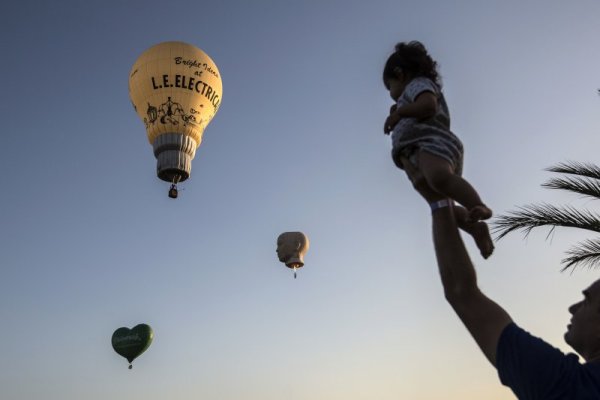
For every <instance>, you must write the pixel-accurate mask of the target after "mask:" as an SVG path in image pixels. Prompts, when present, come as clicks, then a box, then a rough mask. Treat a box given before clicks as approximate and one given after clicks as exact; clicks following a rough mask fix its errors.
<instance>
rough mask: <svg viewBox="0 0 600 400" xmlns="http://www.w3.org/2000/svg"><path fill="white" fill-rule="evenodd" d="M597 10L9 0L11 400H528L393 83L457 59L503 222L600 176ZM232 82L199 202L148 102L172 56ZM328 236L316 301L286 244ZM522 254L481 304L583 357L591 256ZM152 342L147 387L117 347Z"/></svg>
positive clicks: (4, 288) (4, 310)
mask: <svg viewBox="0 0 600 400" xmlns="http://www.w3.org/2000/svg"><path fill="white" fill-rule="evenodd" d="M599 21H600V3H599V2H598V1H596V0H589V1H587V0H583V1H575V2H564V1H547V0H545V1H541V0H540V1H529V2H522V1H512V0H511V1H486V2H482V1H475V0H473V1H442V0H439V1H419V2H409V1H397V0H395V1H384V0H373V1H368V2H364V1H360V2H359V1H341V0H340V1H333V0H332V1H322V0H319V1H317V0H315V1H296V2H291V1H275V0H273V1H252V2H251V1H247V2H246V1H225V0H224V1H213V2H206V1H204V2H198V1H171V2H157V1H143V2H142V1H136V2H133V1H131V2H117V1H114V2H107V1H104V2H95V3H91V2H83V1H82V2H75V1H73V2H67V1H56V2H45V1H27V0H23V1H19V2H17V1H12V2H10V3H7V4H4V5H3V10H2V12H1V13H0V33H1V36H2V38H3V40H2V49H3V62H2V63H1V64H0V72H1V73H0V76H1V77H2V89H1V90H0V113H1V114H0V115H1V116H2V123H3V127H2V132H1V140H2V145H1V148H2V157H0V168H1V171H2V174H1V175H0V182H1V184H2V187H3V190H2V196H1V197H0V199H1V207H0V244H1V245H0V246H1V250H0V324H1V328H0V397H2V398H3V399H4V398H5V399H11V400H21V399H32V400H33V399H45V400H50V399H57V400H71V399H73V400H74V399H83V398H85V399H89V400H100V399H114V400H117V399H132V398H144V399H146V400H152V399H166V398H168V399H215V400H229V399H231V400H240V399H244V400H271V399H273V400H275V399H277V400H280V399H291V400H307V399H311V400H321V399H323V400H324V399H327V400H338V399H339V400H341V399H344V400H358V399H379V400H391V399H420V400H429V399H431V400H433V399H439V398H444V399H449V400H453V399H457V400H458V399H461V400H465V399H466V400H470V399H480V398H486V399H492V400H500V399H501V400H504V399H512V398H514V397H513V395H512V394H511V392H510V391H509V390H508V389H506V388H503V387H501V386H500V383H499V381H498V379H497V376H496V373H495V370H494V369H493V368H492V367H491V366H489V365H488V363H487V361H486V360H485V358H484V357H483V355H482V354H481V353H480V351H479V350H478V348H477V347H476V345H475V343H474V342H473V340H472V339H471V338H470V337H469V336H468V334H467V331H466V330H465V328H464V327H463V326H462V325H461V324H460V321H459V320H458V318H457V317H456V316H455V315H454V314H453V313H452V311H451V309H450V307H449V306H448V305H447V304H446V303H445V301H444V299H443V294H442V290H441V285H440V283H439V278H438V275H437V269H436V265H435V258H434V254H433V252H432V245H431V240H430V217H429V212H428V209H427V207H426V205H425V203H424V202H423V201H422V200H421V199H419V197H418V196H417V195H416V194H415V193H414V192H413V190H412V187H411V186H410V184H409V183H408V182H407V180H406V178H405V177H404V176H403V173H402V171H400V170H398V169H396V168H395V167H394V165H393V163H392V161H391V159H390V156H389V150H390V143H389V138H388V137H386V136H384V135H383V132H382V127H383V121H384V119H385V117H386V115H387V110H388V109H389V106H390V104H391V100H390V98H389V96H388V94H387V93H386V91H385V90H384V88H383V85H382V82H381V71H382V67H383V63H384V62H385V59H386V57H387V56H388V54H389V53H390V52H391V50H392V49H393V46H394V44H395V43H396V42H398V41H405V40H413V39H417V40H420V41H422V42H423V43H424V44H425V45H426V46H427V47H428V49H429V50H430V52H431V54H432V55H433V57H434V58H435V59H436V60H437V61H438V62H439V64H440V71H441V74H442V77H443V80H444V91H445V94H446V99H447V100H448V103H449V106H450V111H451V114H452V118H453V130H454V132H455V133H456V134H457V135H458V136H459V137H460V138H461V139H462V140H463V142H464V144H465V149H466V152H465V158H466V161H465V176H466V177H467V179H468V180H469V181H471V182H472V183H473V185H474V186H475V187H476V188H477V189H478V190H479V192H480V193H481V195H482V196H483V198H484V200H485V201H486V202H487V203H488V204H489V205H490V206H491V207H492V208H493V209H494V211H495V212H496V213H503V212H506V211H508V210H510V209H513V208H514V207H515V206H516V205H521V204H525V203H530V202H538V201H542V200H543V201H548V202H551V203H556V204H564V203H570V204H574V205H577V206H589V207H591V208H593V207H598V204H595V203H586V202H585V201H584V202H581V201H578V200H577V199H575V198H572V197H569V196H564V195H561V194H560V193H557V192H553V191H549V190H547V189H546V190H544V189H541V188H540V187H539V184H540V183H542V182H543V181H544V180H545V179H547V178H548V177H549V176H550V175H549V174H548V173H546V172H544V171H543V168H545V167H548V166H549V165H552V164H554V163H556V162H560V161H564V160H568V159H572V160H578V161H590V162H595V163H600V160H599V159H598V148H599V145H600V135H598V132H599V131H598V129H599V127H600V112H599V111H600V98H599V97H598V96H597V94H596V89H597V88H598V87H600V77H599V74H598V71H600V55H599V54H598V38H599V37H600V25H599ZM168 40H179V41H184V42H189V43H191V44H194V45H196V46H198V47H200V48H201V49H203V50H204V51H205V52H206V53H208V54H209V55H210V56H211V57H212V59H213V60H214V61H215V62H216V63H217V65H218V66H219V69H220V72H221V76H222V79H223V101H222V103H221V107H220V110H219V112H218V114H217V115H216V117H215V118H214V120H213V121H212V122H211V124H210V125H209V126H208V128H207V130H206V132H205V134H204V141H203V143H202V146H201V147H200V148H199V150H198V152H197V155H196V158H195V160H194V162H193V170H192V177H191V179H190V180H189V181H187V182H185V183H184V184H183V185H182V186H183V188H184V190H183V191H182V192H181V195H180V198H179V199H177V200H175V201H173V200H171V199H169V198H167V196H166V189H167V186H166V184H165V183H164V182H162V181H159V180H158V179H157V178H156V177H155V159H154V157H153V155H152V150H151V146H150V145H149V144H148V142H147V140H146V136H145V132H144V126H143V123H142V122H141V121H139V120H138V118H137V116H136V114H135V112H134V111H133V108H132V106H131V103H130V101H129V97H128V87H127V80H128V74H129V70H130V68H131V66H132V64H133V62H134V61H135V59H136V58H137V57H138V56H139V55H140V54H141V53H142V52H143V51H144V50H145V49H147V48H148V47H150V46H152V45H154V44H156V43H159V42H163V41H168ZM288 230H301V231H304V232H305V233H306V234H307V235H308V236H309V238H310V239H311V248H310V251H309V253H308V254H307V256H306V259H305V261H306V266H305V268H304V269H303V270H301V271H300V273H299V276H298V279H296V280H294V279H293V278H292V275H291V273H290V271H289V270H287V269H286V268H284V267H282V266H281V264H280V263H279V262H278V260H277V258H276V255H275V241H276V238H277V235H278V234H279V233H281V232H283V231H288ZM545 233H546V232H539V233H537V234H536V233H534V234H532V235H531V236H530V237H529V240H528V241H523V240H522V238H521V236H519V235H513V236H509V237H508V238H507V239H505V240H502V241H501V242H499V243H498V245H497V250H496V253H495V254H494V256H493V257H492V258H491V259H490V260H488V261H483V260H482V259H481V258H480V257H479V255H478V253H477V252H476V251H474V246H473V245H472V243H471V241H470V238H465V239H466V243H467V245H468V247H469V249H470V250H472V258H473V260H474V262H475V263H476V265H477V268H478V271H479V280H480V285H481V287H482V289H483V290H484V291H485V292H486V293H487V294H488V295H489V296H490V297H492V298H493V299H495V300H496V301H497V302H498V303H500V304H501V305H502V306H504V308H506V309H507V311H508V312H509V313H510V314H511V316H512V317H513V319H514V320H515V321H517V323H519V324H520V325H522V326H523V327H524V328H526V329H528V330H530V331H531V332H532V333H534V334H536V335H538V336H541V337H543V338H545V339H546V340H548V341H549V342H551V343H552V344H554V345H555V346H557V347H559V348H561V349H563V350H564V351H568V350H569V348H568V347H567V346H566V345H565V344H564V341H563V340H562V335H563V333H564V331H565V327H566V324H567V323H568V313H567V307H568V306H569V305H570V304H572V303H573V302H575V301H578V300H579V299H580V297H581V295H580V291H581V290H583V289H584V288H585V287H586V286H587V285H589V284H590V283H591V282H593V281H594V280H595V279H597V278H598V273H597V272H594V271H587V270H580V271H577V272H576V273H575V274H573V275H569V274H568V273H566V274H560V273H559V269H560V264H559V262H560V259H561V258H562V256H563V252H564V251H565V250H566V249H567V248H569V247H570V245H572V244H574V243H575V242H576V241H577V240H579V239H582V238H585V237H588V236H587V235H586V234H585V233H578V232H573V231H566V230H565V231H559V232H557V233H556V234H555V235H554V237H553V240H552V242H550V241H545V240H544V238H545ZM141 322H145V323H148V324H150V325H151V326H152V327H153V328H154V331H155V340H154V343H153V344H152V346H151V347H150V349H149V350H148V351H147V352H146V353H145V354H143V355H142V356H141V357H140V358H139V359H138V360H136V362H135V363H134V364H135V365H134V369H133V370H132V371H129V370H127V364H126V362H125V360H124V359H122V358H120V357H119V356H117V355H116V354H115V353H114V352H113V350H112V348H111V346H110V337H111V334H112V332H113V331H114V330H115V329H116V328H118V327H121V326H129V327H131V326H133V325H135V324H137V323H141Z"/></svg>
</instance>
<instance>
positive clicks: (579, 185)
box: [542, 177, 600, 200]
mask: <svg viewBox="0 0 600 400" xmlns="http://www.w3.org/2000/svg"><path fill="white" fill-rule="evenodd" d="M542 187H545V188H548V189H562V190H567V191H569V192H575V193H578V194H581V195H584V196H587V197H592V198H594V199H595V200H599V199H600V181H597V180H591V179H588V178H582V177H568V178H552V179H550V180H549V181H547V182H545V183H543V184H542Z"/></svg>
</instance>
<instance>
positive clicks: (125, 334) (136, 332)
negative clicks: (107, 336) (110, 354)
mask: <svg viewBox="0 0 600 400" xmlns="http://www.w3.org/2000/svg"><path fill="white" fill-rule="evenodd" d="M153 338H154V332H152V328H150V326H149V325H146V324H139V325H136V326H135V327H133V328H132V329H129V328H125V327H123V328H119V329H117V330H116V331H115V332H114V333H113V335H112V346H113V349H115V351H116V352H117V353H118V354H119V355H121V356H123V357H125V358H126V359H127V361H129V362H130V363H131V362H132V361H133V360H135V359H136V358H137V357H138V356H139V355H140V354H142V353H143V352H144V351H146V349H148V347H149V346H150V344H151V343H152V339H153Z"/></svg>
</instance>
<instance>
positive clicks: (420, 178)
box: [383, 41, 494, 258]
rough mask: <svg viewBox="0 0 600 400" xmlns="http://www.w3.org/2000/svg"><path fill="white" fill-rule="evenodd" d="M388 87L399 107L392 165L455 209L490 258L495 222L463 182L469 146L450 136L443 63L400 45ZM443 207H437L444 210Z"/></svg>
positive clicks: (389, 66) (391, 121)
mask: <svg viewBox="0 0 600 400" xmlns="http://www.w3.org/2000/svg"><path fill="white" fill-rule="evenodd" d="M383 83H384V85H385V87H386V89H387V90H388V91H389V92H390V96H391V97H392V99H393V100H394V101H395V102H396V104H395V105H393V106H392V108H391V109H390V115H389V116H388V117H387V119H386V121H385V125H384V132H385V133H386V134H390V133H391V138H392V159H393V160H394V163H395V164H396V166H397V167H398V168H401V169H403V170H405V171H406V172H407V174H408V176H409V178H410V179H411V181H412V183H413V185H415V186H417V185H427V186H428V187H429V188H430V189H433V190H434V191H436V192H438V193H441V194H443V195H444V196H446V197H448V199H449V200H443V202H444V201H450V202H452V200H454V201H456V202H458V203H460V204H461V205H462V206H464V207H460V206H458V205H454V214H455V215H456V220H457V224H458V226H459V227H460V228H461V229H463V230H464V231H466V232H467V233H469V234H471V235H472V236H473V238H474V239H475V243H476V244H477V247H478V248H479V250H480V252H481V255H482V256H483V257H484V258H487V257H489V256H490V255H491V254H492V252H493V250H494V245H493V242H492V239H491V237H490V234H489V229H488V227H487V224H486V223H485V222H482V220H486V219H488V218H490V217H491V216H492V210H490V209H489V208H488V207H487V206H486V205H485V204H484V203H483V201H482V200H481V198H480V197H479V194H477V192H476V191H475V189H474V188H473V187H472V186H471V184H469V182H467V181H466V180H465V179H463V178H462V177H461V175H462V164H463V145H462V143H461V141H460V140H459V139H458V138H457V137H456V136H455V135H454V134H453V133H452V132H451V131H450V113H449V111H448V106H447V105H446V100H445V99H444V95H443V94H442V91H441V83H440V78H439V75H438V72H437V63H436V62H435V61H434V60H433V59H432V58H431V57H430V56H429V53H428V52H427V50H426V49H425V47H424V46H423V44H421V43H420V42H417V41H413V42H409V43H398V44H397V45H396V51H395V52H394V53H393V54H392V55H391V56H390V57H389V58H388V60H387V62H386V63H385V67H384V69H383ZM438 203H439V202H436V203H434V204H432V205H431V207H432V209H435V207H439V206H440V204H438Z"/></svg>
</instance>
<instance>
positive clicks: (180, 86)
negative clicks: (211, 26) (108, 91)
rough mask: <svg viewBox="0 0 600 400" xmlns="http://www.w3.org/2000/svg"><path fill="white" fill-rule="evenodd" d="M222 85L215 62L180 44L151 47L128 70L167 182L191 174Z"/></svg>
mask: <svg viewBox="0 0 600 400" xmlns="http://www.w3.org/2000/svg"><path fill="white" fill-rule="evenodd" d="M222 93H223V86H222V82H221V75H220V74H219V70H218V68H217V66H216V64H215V63H214V62H213V60H211V58H210V57H209V56H208V55H207V54H206V53H204V52H203V51H202V50H200V49H199V48H197V47H195V46H192V45H190V44H187V43H183V42H164V43H160V44H157V45H155V46H152V47H151V48H149V49H148V50H146V51H145V52H144V53H142V55H141V56H140V57H139V58H138V59H137V60H136V62H135V63H134V64H133V67H132V68H131V73H130V74H129V96H130V98H131V102H132V103H133V107H134V108H135V110H136V112H137V114H138V115H139V117H140V118H141V119H142V121H143V122H144V124H145V125H146V133H147V135H148V141H149V142H150V144H151V145H152V147H153V149H154V155H155V157H156V160H157V162H156V174H157V175H158V177H159V178H160V179H162V180H163V181H167V182H170V183H171V189H170V190H169V197H172V198H176V197H177V183H178V182H183V181H185V180H186V179H188V178H189V176H190V172H191V169H192V159H193V158H194V156H195V154H196V149H197V148H198V146H200V143H201V142H202V134H203V133H204V129H205V128H206V125H208V123H209V122H210V121H211V120H212V118H213V117H214V116H215V114H216V113H217V110H218V109H219V105H220V104H221V99H222Z"/></svg>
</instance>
